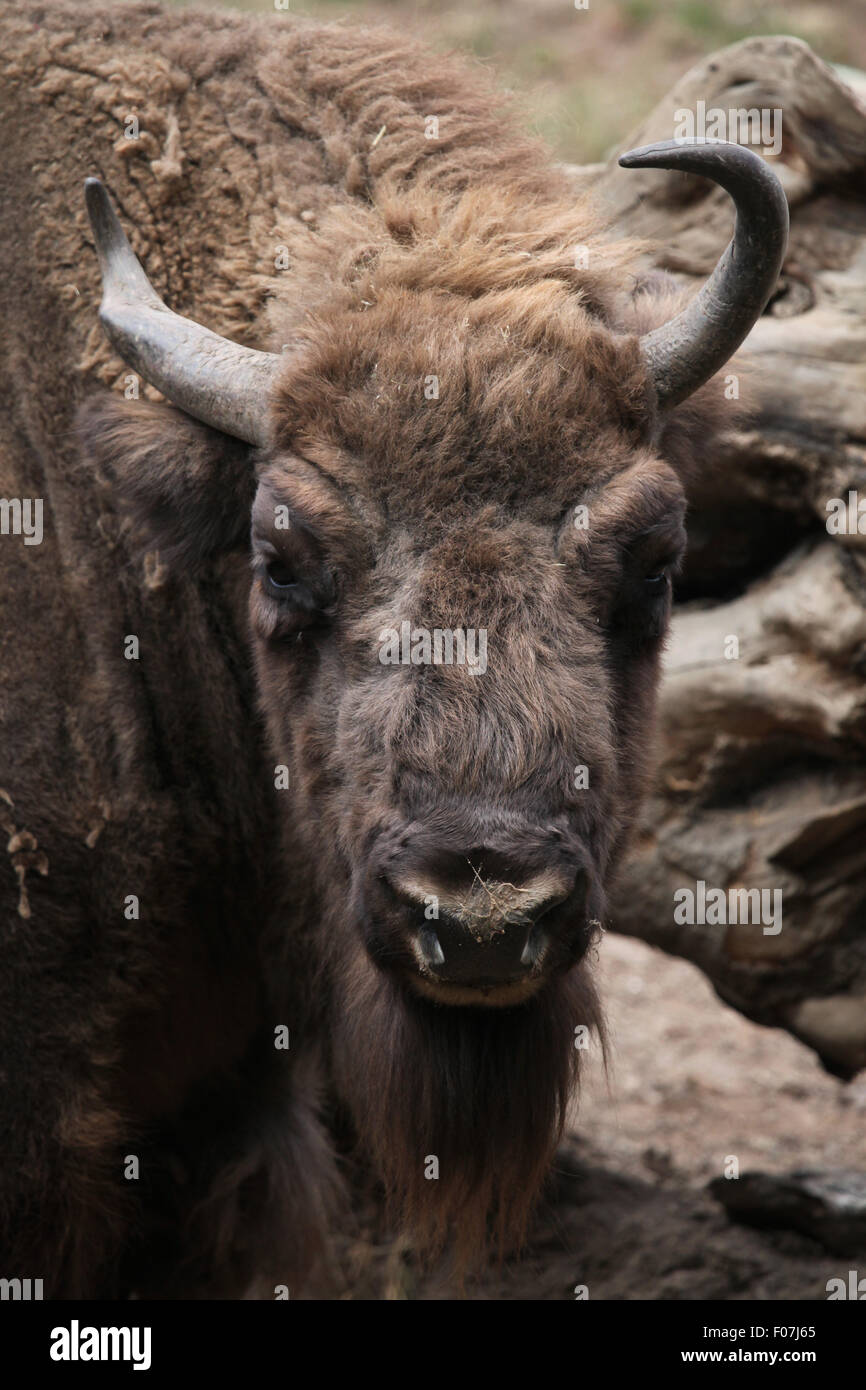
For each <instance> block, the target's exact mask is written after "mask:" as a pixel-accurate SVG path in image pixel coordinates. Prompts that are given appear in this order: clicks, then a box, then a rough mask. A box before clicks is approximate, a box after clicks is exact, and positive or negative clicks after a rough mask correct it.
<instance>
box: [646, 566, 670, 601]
mask: <svg viewBox="0 0 866 1390" xmlns="http://www.w3.org/2000/svg"><path fill="white" fill-rule="evenodd" d="M643 587H644V592H645V593H646V594H647V595H648V596H649V597H650V598H659V597H661V595H662V594H663V593H664V592H665V590H666V589H667V587H668V572H667V570H661V571H660V572H659V573H658V574H648V575H647V576H646V578H645V579H644V582H643Z"/></svg>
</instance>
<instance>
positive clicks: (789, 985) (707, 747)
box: [574, 38, 866, 1076]
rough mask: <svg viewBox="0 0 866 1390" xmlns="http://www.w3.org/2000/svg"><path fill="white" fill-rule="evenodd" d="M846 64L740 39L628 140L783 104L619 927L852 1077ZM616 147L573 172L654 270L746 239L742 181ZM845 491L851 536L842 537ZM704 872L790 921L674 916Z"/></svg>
mask: <svg viewBox="0 0 866 1390" xmlns="http://www.w3.org/2000/svg"><path fill="white" fill-rule="evenodd" d="M849 81H850V83H851V85H849V82H846V81H843V80H842V79H841V77H840V76H839V75H837V74H836V73H834V72H833V71H832V70H831V69H830V68H828V67H827V66H826V65H825V64H823V63H822V62H821V61H820V60H819V59H818V58H817V57H816V56H815V55H814V54H813V53H812V52H811V50H810V49H809V48H808V47H807V46H806V45H805V44H803V43H801V42H800V41H798V40H796V39H791V38H757V39H748V40H746V41H745V42H743V43H739V44H736V45H734V46H733V47H731V48H728V49H725V50H723V51H722V52H720V53H717V54H715V55H713V56H712V57H710V58H708V59H707V60H706V61H705V62H703V63H701V64H700V65H699V66H698V67H695V68H694V69H692V70H691V71H690V72H689V73H687V74H686V76H685V77H684V78H683V79H682V81H681V82H680V83H679V84H678V86H677V87H676V88H675V89H674V91H673V92H671V93H670V95H669V96H668V97H666V98H665V100H664V101H662V102H661V103H660V104H659V106H658V107H657V108H656V109H655V110H654V111H653V112H652V114H651V115H650V116H649V118H648V120H647V121H646V122H645V123H644V124H643V125H642V126H641V127H640V128H639V129H638V130H637V131H635V132H633V133H632V135H631V136H630V137H629V139H628V141H627V142H625V143H624V144H623V146H622V149H623V150H624V149H628V148H632V147H634V146H638V145H643V144H649V143H651V142H653V141H656V140H664V139H671V138H672V137H673V136H674V135H675V134H676V133H677V130H676V122H675V116H674V113H675V112H676V111H678V110H682V109H684V108H688V109H692V110H694V109H695V107H696V103H697V101H698V100H702V101H704V102H705V103H706V107H707V109H709V108H721V109H723V110H724V111H726V112H727V111H728V110H731V109H740V108H758V109H761V108H767V109H770V110H775V109H780V110H781V111H782V132H783V142H782V150H781V154H780V156H779V157H778V158H773V159H772V160H771V162H772V164H773V167H774V168H775V169H776V171H777V173H778V174H779V176H780V178H781V179H782V182H783V186H784V188H785V191H786V193H787V196H788V200H789V204H790V209H791V238H790V244H789V249H788V253H787V256H786V260H785V264H784V267H783V271H782V275H781V277H780V280H779V285H778V289H777V291H776V293H775V295H774V297H773V299H772V300H771V303H770V305H769V307H768V309H767V311H766V312H765V314H764V316H763V317H762V318H761V319H760V321H759V322H758V324H757V325H756V327H755V329H754V330H753V332H752V334H751V335H750V337H749V339H748V341H747V344H746V345H745V349H744V354H745V355H744V356H740V357H738V358H736V359H735V360H734V363H733V365H732V366H731V367H730V368H729V369H728V370H730V371H733V372H735V373H742V374H743V375H744V376H745V377H746V378H747V379H748V380H747V382H746V385H747V387H748V389H749V394H750V396H751V397H752V398H753V399H754V401H755V405H756V410H755V414H754V416H753V418H752V420H751V423H750V425H749V426H748V428H745V429H739V430H738V431H736V432H734V431H732V432H731V433H729V434H728V435H727V436H726V437H725V438H724V439H723V441H722V447H721V449H720V451H719V455H718V458H714V462H713V464H712V466H711V467H710V468H709V469H707V470H705V471H704V472H703V473H702V474H701V475H700V477H699V478H698V479H696V480H695V481H694V482H693V483H691V484H690V499H689V500H690V509H691V512H690V559H689V564H688V567H687V570H686V573H685V576H684V583H683V585H682V588H681V592H680V597H679V601H678V604H677V608H676V610H675V614H674V621H673V632H672V637H671V641H670V644H669V649H668V653H667V658H666V669H665V677H664V682H663V687H662V691H661V703H660V731H659V758H658V773H657V778H656V782H655V787H654V790H653V793H652V795H651V796H650V798H649V799H648V802H647V805H646V807H645V811H644V815H643V819H642V823H641V826H640V829H639V833H638V835H637V838H636V841H635V845H634V849H633V852H632V854H631V856H630V858H629V859H628V861H627V863H626V865H625V866H624V869H623V871H622V873H621V876H620V879H619V883H618V886H617V888H616V891H615V893H614V898H613V904H612V920H611V925H612V926H613V927H614V929H615V930H618V931H622V932H626V933H628V934H629V935H633V936H637V937H641V938H642V939H644V940H645V941H648V942H651V943H653V944H654V945H657V946H660V947H661V948H663V949H664V950H666V951H670V952H673V953H675V954H677V955H681V956H684V957H687V958H688V959H689V960H692V961H694V962H695V963H696V964H698V965H699V966H700V967H701V969H703V970H704V971H705V972H706V974H707V975H708V976H709V978H710V980H711V981H712V983H713V984H714V986H715V988H716V990H717V991H718V993H719V994H720V995H721V997H722V998H723V999H725V1000H726V1001H727V1002H728V1003H730V1004H732V1005H733V1006H734V1007H736V1008H738V1009H739V1010H741V1011H742V1012H743V1013H744V1014H746V1015H748V1016H749V1017H750V1018H753V1019H755V1020H757V1021H758V1022H761V1023H764V1024H769V1025H774V1026H777V1027H782V1028H786V1029H788V1030H789V1031H790V1032H791V1033H793V1034H794V1035H795V1036H796V1037H798V1038H800V1039H802V1040H803V1041H804V1042H806V1043H808V1044H810V1045H811V1046H812V1047H813V1048H815V1050H816V1051H817V1052H818V1054H819V1055H820V1057H821V1058H822V1060H823V1062H824V1064H825V1065H826V1066H827V1067H828V1068H829V1069H830V1070H831V1071H833V1072H835V1073H836V1074H838V1075H842V1076H850V1075H852V1074H853V1073H854V1072H855V1071H857V1070H858V1069H859V1068H861V1067H863V1066H866V85H861V80H860V79H859V78H858V76H857V75H856V74H851V75H850V76H849ZM621 152H622V151H621V150H617V152H616V154H615V155H614V156H613V157H612V159H611V161H610V162H609V163H608V164H606V165H601V166H599V165H596V166H591V167H588V168H585V169H576V170H575V171H574V173H575V180H576V182H577V183H578V184H579V185H583V186H590V187H591V188H593V189H594V190H595V193H596V194H597V196H598V197H599V199H601V200H602V201H603V203H604V204H606V205H607V206H608V207H609V208H610V210H611V212H612V215H613V217H614V220H615V222H616V224H617V229H618V230H620V231H622V232H625V233H629V234H634V235H638V236H641V237H649V238H652V239H653V241H654V242H655V243H657V250H656V252H655V254H654V256H653V263H654V264H655V265H656V266H658V267H659V268H662V269H665V270H668V271H670V272H672V273H674V274H675V275H676V276H677V277H678V278H680V279H681V280H682V282H683V283H684V284H695V285H697V284H699V283H700V281H701V280H702V279H703V278H704V277H705V276H706V275H707V274H708V273H709V272H710V270H711V269H712V267H713V265H714V264H715V262H716V260H717V258H718V256H719V254H720V252H721V250H722V249H723V247H724V245H725V242H726V241H727V239H728V238H729V236H730V234H731V230H732V223H733V212H732V206H731V204H730V201H729V199H728V198H727V195H725V194H724V193H723V192H722V191H721V190H719V189H717V188H715V187H713V186H711V185H709V184H707V183H706V182H704V181H703V180H699V179H696V178H693V177H691V176H688V175H682V174H679V173H668V172H658V171H651V170H639V171H629V172H628V173H624V172H623V171H622V170H620V169H618V167H617V164H616V159H617V157H618V155H619V153H621ZM759 152H761V151H760V148H759ZM849 494H855V495H854V497H853V498H851V499H850V501H851V503H852V507H849V506H848V503H849ZM833 499H836V503H834V501H833ZM857 501H860V502H861V503H862V508H861V514H862V520H861V522H860V525H861V527H862V530H861V531H859V532H858V530H857V527H856V520H857V518H856V514H855V512H854V511H853V509H852V508H853V507H854V506H856V503H857ZM837 504H838V505H837ZM842 504H845V513H846V516H847V519H848V521H849V522H850V521H852V520H853V522H854V526H853V531H852V530H851V529H850V527H849V530H848V531H847V532H844V531H843V532H842V533H834V532H833V531H832V524H833V522H832V516H831V513H832V512H835V511H841V509H842ZM828 509H829V510H828ZM701 881H702V882H703V883H704V884H705V885H706V887H707V889H710V888H718V889H721V890H723V891H724V893H725V894H726V895H728V890H731V889H739V888H743V889H765V890H768V891H769V894H770V896H769V897H768V898H767V899H765V901H766V902H767V903H772V902H774V901H778V900H774V899H773V898H772V893H773V891H774V890H779V891H780V892H781V894H782V897H781V929H780V930H775V927H774V926H771V928H770V930H767V922H766V918H765V920H764V921H763V922H757V923H756V922H754V920H753V921H752V922H751V923H745V924H744V923H741V922H732V921H731V920H730V918H731V911H730V897H729V895H728V896H727V898H726V909H725V914H724V915H725V916H726V917H727V920H720V921H716V922H713V921H709V922H704V923H701V922H695V923H693V924H690V923H688V922H683V921H678V920H676V917H675V908H676V907H677V904H678V903H679V904H682V901H683V900H682V895H681V890H684V889H689V890H691V891H692V892H693V893H697V892H698V891H699V890H698V889H697V887H696V885H697V884H698V883H699V882H701ZM678 893H680V897H678V898H675V894H678ZM684 913H685V908H684V907H683V906H682V905H681V906H680V908H679V916H683V915H684ZM706 915H707V916H708V917H709V916H711V915H712V914H711V913H709V912H708V913H707V914H706ZM717 915H718V914H717ZM740 915H742V913H740Z"/></svg>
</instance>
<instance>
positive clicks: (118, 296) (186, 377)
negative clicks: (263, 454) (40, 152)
mask: <svg viewBox="0 0 866 1390" xmlns="http://www.w3.org/2000/svg"><path fill="white" fill-rule="evenodd" d="M84 190H85V197H86V200H87V211H88V213H89V216H90V225H91V226H92V228H93V235H94V239H95V241H96V252H97V255H98V256H99V266H100V269H101V271H102V304H101V305H100V310H99V318H100V322H101V323H102V326H103V328H104V329H105V332H106V334H107V336H108V338H109V341H110V342H111V344H112V346H113V347H114V348H115V349H116V350H117V352H118V353H119V354H120V356H121V357H122V358H123V360H124V361H125V362H128V363H129V365H130V366H131V367H134V368H135V370H136V371H138V372H140V373H141V375H142V376H143V377H144V378H145V380H146V381H149V382H150V383H151V385H153V386H155V387H157V389H158V390H160V391H162V393H163V394H164V395H165V396H167V397H168V399H169V400H170V401H172V402H173V403H174V404H175V405H178V406H180V408H181V410H185V411H186V412H187V414H189V415H193V416H194V417H195V418H196V420H201V421H203V423H204V424H206V425H212V426H213V428H214V429H218V430H223V431H224V433H226V434H230V435H233V436H234V437H235V439H243V440H246V442H247V443H248V444H264V443H265V442H266V420H267V405H268V397H269V394H270V390H271V387H272V385H273V382H274V378H275V376H276V374H277V372H278V371H279V368H280V365H281V361H282V359H281V358H280V356H279V355H278V354H277V353H272V352H256V351H254V350H253V349H252V348H247V347H242V346H241V345H240V343H233V342H231V341H230V340H229V339H228V338H221V337H220V336H219V334H217V333H212V332H211V331H210V329H209V328H202V327H201V325H200V324H198V323H194V322H193V320H192V319H186V318H183V317H182V316H181V315H180V314H175V313H173V312H172V310H171V309H169V308H167V306H166V305H165V304H163V302H162V300H161V299H160V297H159V295H158V294H157V293H156V291H155V290H154V288H153V286H152V285H151V283H150V281H149V280H148V278H147V276H146V275H145V273H144V271H143V270H142V268H141V265H140V263H139V261H138V260H137V258H136V256H135V253H134V252H133V250H132V247H131V246H130V244H129V242H128V241H127V239H126V235H125V233H124V231H123V228H122V227H121V225H120V223H119V221H118V219H117V214H116V213H115V211H114V208H113V207H112V206H111V200H110V198H109V196H108V194H107V193H106V191H105V188H104V187H103V185H102V184H101V183H100V181H99V179H87V181H86V182H85V185H84Z"/></svg>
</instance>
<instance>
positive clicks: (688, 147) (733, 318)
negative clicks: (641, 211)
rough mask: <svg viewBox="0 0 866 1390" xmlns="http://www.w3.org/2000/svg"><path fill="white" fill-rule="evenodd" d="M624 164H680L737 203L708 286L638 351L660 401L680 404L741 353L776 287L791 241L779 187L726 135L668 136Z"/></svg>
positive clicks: (667, 405)
mask: <svg viewBox="0 0 866 1390" xmlns="http://www.w3.org/2000/svg"><path fill="white" fill-rule="evenodd" d="M619 162H620V164H621V165H623V167H624V168H626V169H682V170H683V172H684V173H688V174H700V175H702V177H703V178H705V179H712V180H713V181H714V182H715V183H718V184H721V186H722V188H724V189H725V190H726V191H727V192H728V193H730V195H731V197H732V198H733V200H734V204H735V206H736V209H737V221H736V225H735V227H734V235H733V238H732V240H731V242H730V243H729V245H728V247H727V249H726V250H725V252H724V253H723V255H722V258H721V260H720V261H719V263H718V265H717V266H716V268H715V270H714V271H713V273H712V275H711V276H710V278H709V280H707V282H706V284H705V285H704V286H703V287H702V288H701V289H700V290H699V291H698V293H697V294H696V295H695V297H694V299H692V300H691V301H690V302H689V303H688V304H687V305H686V307H685V309H683V310H682V312H681V313H679V314H677V315H676V317H675V318H672V319H671V321H670V322H669V323H665V324H663V325H662V326H661V328H654V329H653V330H652V332H651V333H645V334H644V335H643V337H642V338H641V340H640V346H641V352H642V353H643V357H644V361H645V362H646V365H647V368H648V370H649V373H650V375H651V377H652V379H653V382H654V383H655V388H656V394H657V396H658V401H659V405H660V406H661V407H662V408H663V409H665V408H670V407H671V406H675V405H679V403H680V401H684V400H685V398H686V396H690V395H691V394H692V392H693V391H696V390H697V389H698V387H699V386H702V385H703V384H704V382H705V381H709V379H710V377H711V376H713V375H714V373H715V372H717V371H718V370H719V368H720V367H723V366H724V365H725V363H726V362H727V360H728V358H729V357H731V356H732V354H733V353H735V352H736V350H737V348H738V347H739V346H740V344H741V343H742V341H743V339H744V338H745V337H746V334H747V333H748V332H749V330H750V329H751V328H752V326H753V324H754V323H755V322H756V320H757V319H758V318H759V317H760V315H761V313H762V312H763V310H764V307H765V305H766V303H767V300H768V299H769V298H770V295H771V294H772V293H773V290H774V289H775V286H776V280H777V278H778V274H779V271H780V269H781V266H782V259H783V257H784V255H785V247H786V245H787V242H788V204H787V202H786V200H785V195H784V193H783V192H782V185H781V184H780V183H779V180H778V179H777V178H776V175H775V174H774V173H773V171H772V169H771V168H770V166H769V165H768V164H765V163H764V161H763V159H761V157H760V155H757V154H755V152H754V151H753V150H749V149H746V148H745V146H743V145H733V144H729V143H728V142H727V141H724V140H714V141H700V140H686V139H682V140H666V141H664V142H663V143H661V144H658V145H643V146H642V147H641V148H640V149H638V150H629V152H628V154H624V155H622V157H621V158H620V161H619Z"/></svg>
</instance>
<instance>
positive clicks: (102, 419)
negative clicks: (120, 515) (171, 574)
mask: <svg viewBox="0 0 866 1390" xmlns="http://www.w3.org/2000/svg"><path fill="white" fill-rule="evenodd" d="M76 430H77V433H78V437H79V441H80V444H81V448H82V451H83V452H84V454H85V456H86V457H88V458H90V459H92V460H93V461H94V462H95V464H96V466H97V468H98V470H99V472H100V473H101V474H102V477H103V480H104V481H105V483H106V485H107V486H108V487H109V488H110V489H111V491H112V493H113V494H114V496H115V498H116V500H117V505H118V510H119V511H122V512H124V513H125V514H126V515H127V516H128V517H129V519H130V521H131V522H132V526H133V530H134V532H135V533H136V540H137V543H138V548H139V549H140V550H142V551H143V550H158V551H159V554H160V558H161V559H162V560H164V561H165V562H166V563H167V564H168V565H169V566H173V565H174V564H177V565H178V566H179V567H183V568H185V569H187V570H195V569H198V568H199V567H200V566H201V565H202V564H204V562H205V561H206V560H207V559H208V558H209V557H210V556H212V555H214V554H216V553H218V552H224V551H227V550H238V549H245V548H246V547H247V545H248V544H249V530H250V510H251V508H252V503H253V497H254V495H255V489H256V478H255V468H254V464H253V453H254V451H253V449H252V448H251V447H250V445H249V444H244V443H242V442H240V441H239V440H237V439H232V438H231V437H230V436H229V435H227V434H222V433H220V432H219V431H218V430H212V429H210V428H209V427H208V426H207V425H201V424H199V423H198V421H197V420H193V419H192V417H191V416H189V415H186V414H184V412H183V411H181V410H176V409H175V408H174V407H173V406H170V405H155V404H152V403H151V402H149V401H135V402H133V401H121V400H118V398H117V397H116V396H112V395H108V394H103V395H99V396H93V397H91V398H90V399H88V400H87V401H85V402H84V404H83V405H82V406H81V407H80V408H79V411H78V415H77V417H76Z"/></svg>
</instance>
